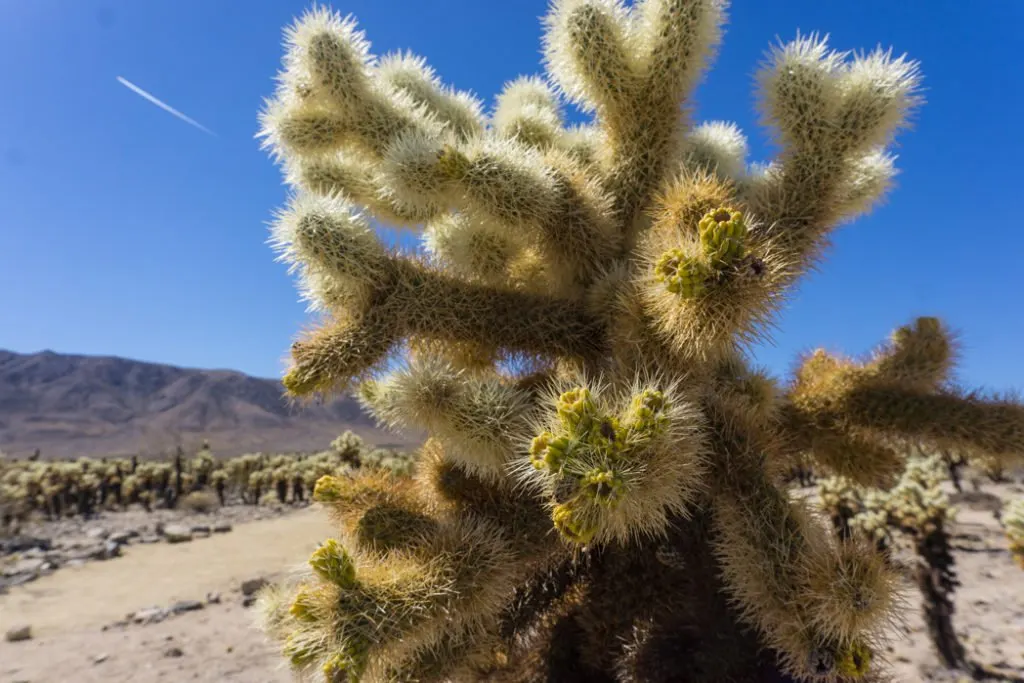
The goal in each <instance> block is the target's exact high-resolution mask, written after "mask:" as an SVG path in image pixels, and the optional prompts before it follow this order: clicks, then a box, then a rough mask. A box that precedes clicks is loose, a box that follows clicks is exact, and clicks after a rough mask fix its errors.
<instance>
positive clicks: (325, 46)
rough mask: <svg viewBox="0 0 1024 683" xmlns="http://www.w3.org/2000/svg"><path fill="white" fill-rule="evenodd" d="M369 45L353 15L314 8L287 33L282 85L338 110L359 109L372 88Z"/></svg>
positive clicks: (297, 93)
mask: <svg viewBox="0 0 1024 683" xmlns="http://www.w3.org/2000/svg"><path fill="white" fill-rule="evenodd" d="M372 65H373V58H372V57H371V55H370V43H369V41H367V40H366V36H365V35H364V34H363V32H362V31H359V30H357V29H356V22H355V19H354V18H353V17H344V18H343V17H342V16H341V15H340V14H338V13H337V12H333V11H331V10H329V9H327V8H326V7H314V8H312V9H311V10H309V11H307V12H306V13H305V14H303V15H302V16H301V17H300V18H299V19H298V20H296V21H295V23H293V24H292V25H291V26H290V27H288V28H287V29H286V30H285V70H284V72H283V74H282V75H281V77H280V79H279V80H280V81H281V85H282V87H283V88H287V89H288V90H289V91H290V92H291V93H294V94H296V95H298V96H299V97H305V96H307V95H308V96H312V97H313V98H314V99H323V100H326V103H329V104H330V105H331V106H334V107H337V108H339V109H340V110H341V111H351V110H352V109H354V108H356V107H359V106H361V104H362V102H363V101H365V99H366V97H367V95H368V92H369V90H370V87H371V86H370V79H369V73H368V72H369V69H370V67H371V66H372Z"/></svg>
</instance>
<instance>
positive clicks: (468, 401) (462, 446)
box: [360, 358, 532, 483]
mask: <svg viewBox="0 0 1024 683" xmlns="http://www.w3.org/2000/svg"><path fill="white" fill-rule="evenodd" d="M360 398H361V400H362V401H363V403H364V405H366V406H367V407H368V408H369V409H370V411H371V412H372V413H373V414H374V415H375V416H376V417H377V419H378V420H380V421H381V422H382V423H384V424H386V425H388V426H390V427H392V428H408V427H416V428H422V429H428V430H429V431H430V433H431V434H432V435H433V436H435V437H436V438H438V439H440V440H441V441H442V442H443V443H444V444H445V446H446V453H448V455H449V456H450V457H452V458H453V459H455V460H456V461H458V462H460V463H461V464H462V465H463V467H465V468H466V470H467V471H468V472H471V473H474V474H476V475H478V476H480V477H482V478H483V479H485V480H487V481H492V482H495V483H498V482H501V481H502V480H503V479H504V478H505V475H506V469H505V468H506V466H507V465H508V463H509V462H510V461H512V459H513V458H515V457H516V456H517V455H519V452H520V445H521V444H520V440H521V439H523V438H524V436H525V424H526V423H525V420H526V418H527V416H528V413H529V411H530V409H531V408H532V405H531V402H530V398H529V395H528V394H527V393H526V392H524V391H521V390H519V389H517V388H516V387H515V386H513V385H512V384H510V383H507V382H505V381H503V380H502V379H501V378H500V377H499V376H497V375H496V374H485V375H477V374H472V373H467V372H464V371H462V370H459V369H457V368H455V367H454V366H452V365H451V364H450V363H448V362H447V361H444V360H441V359H438V358H426V359H422V360H416V361H413V362H411V363H409V364H408V365H406V366H405V367H404V368H402V369H400V370H397V371H395V372H393V373H391V374H390V375H388V376H387V377H386V378H384V379H382V380H380V381H378V382H375V383H374V385H373V387H372V390H371V391H366V392H363V394H362V395H361V397H360Z"/></svg>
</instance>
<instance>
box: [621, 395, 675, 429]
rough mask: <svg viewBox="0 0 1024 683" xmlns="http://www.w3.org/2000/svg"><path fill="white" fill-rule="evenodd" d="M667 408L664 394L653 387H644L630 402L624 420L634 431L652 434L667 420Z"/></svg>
mask: <svg viewBox="0 0 1024 683" xmlns="http://www.w3.org/2000/svg"><path fill="white" fill-rule="evenodd" d="M667 409H668V400H667V399H666V398H665V394H663V393H662V392H660V391H656V390H654V389H644V390H643V391H642V392H640V393H639V394H637V395H636V396H634V397H633V400H632V401H631V402H630V405H629V411H628V412H627V414H626V420H625V422H626V424H627V426H628V427H629V428H630V429H632V430H634V431H637V432H641V433H643V434H654V433H656V432H657V431H659V430H660V429H661V428H662V427H664V426H665V424H666V423H667V422H668V416H666V415H665V411H666V410H667Z"/></svg>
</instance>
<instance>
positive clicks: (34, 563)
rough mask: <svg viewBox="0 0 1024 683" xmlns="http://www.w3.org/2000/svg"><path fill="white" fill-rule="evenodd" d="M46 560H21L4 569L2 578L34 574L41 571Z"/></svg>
mask: <svg viewBox="0 0 1024 683" xmlns="http://www.w3.org/2000/svg"><path fill="white" fill-rule="evenodd" d="M45 564H46V560H44V559H42V558H28V559H22V560H18V561H17V562H15V563H14V564H13V565H10V566H8V567H6V568H4V576H17V575H19V574H34V573H37V572H39V571H41V570H42V568H43V565H45Z"/></svg>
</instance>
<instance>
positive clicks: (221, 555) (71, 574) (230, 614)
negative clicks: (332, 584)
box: [0, 509, 332, 683]
mask: <svg viewBox="0 0 1024 683" xmlns="http://www.w3.org/2000/svg"><path fill="white" fill-rule="evenodd" d="M331 531H332V529H331V527H330V525H329V524H328V523H327V521H326V519H325V516H324V515H323V513H322V512H320V511H318V510H315V509H307V510H302V511H299V512H295V513H293V514H289V515H287V516H285V517H282V518H279V519H273V520H267V521H261V522H253V523H250V524H242V525H239V526H236V527H235V530H234V531H232V532H231V533H229V534H223V535H221V534H217V535H214V536H211V537H210V538H204V539H197V540H194V541H192V542H190V543H185V544H176V545H168V544H164V543H161V544H154V545H140V546H132V547H130V548H128V549H126V550H125V556H124V557H121V558H118V559H115V560H110V561H107V562H91V563H88V564H85V565H83V566H81V567H74V568H68V569H62V570H60V571H58V572H56V573H55V574H52V575H50V576H44V577H41V578H39V579H38V580H36V581H34V582H32V583H30V584H27V585H25V586H20V587H17V588H15V589H12V590H11V592H10V594H8V595H4V596H0V633H2V632H6V630H7V629H8V628H10V627H12V626H15V625H19V624H31V626H32V631H33V634H34V638H33V640H31V641H28V642H23V643H4V642H0V681H2V682H3V683H8V682H9V683H14V682H15V681H31V682H32V683H41V682H43V681H65V680H74V681H94V680H95V681H97V682H99V681H103V682H104V683H112V682H113V681H157V680H168V681H179V680H182V681H184V680H204V681H220V680H232V681H246V682H249V681H251V682H253V683H255V682H257V681H268V682H271V681H288V680H290V675H289V674H288V672H287V671H285V670H283V669H282V668H281V667H280V662H281V658H280V657H279V656H278V654H277V652H276V649H275V648H274V647H273V646H272V645H271V644H270V643H268V642H267V641H266V640H265V639H264V638H263V636H262V634H261V633H259V632H258V631H256V630H255V628H254V625H253V621H254V620H253V617H254V615H253V613H252V610H251V609H246V608H243V607H242V606H241V603H240V596H239V594H238V593H237V592H235V593H232V592H231V591H236V590H237V588H238V586H239V584H240V583H241V582H242V581H244V580H246V579H249V578H253V577H258V576H264V575H269V574H276V573H279V572H282V571H286V570H287V569H289V568H290V567H292V566H294V565H295V563H296V562H297V561H301V560H302V558H303V557H307V556H308V555H309V553H310V552H311V551H312V550H313V549H314V548H315V547H316V546H317V544H318V543H319V542H320V541H321V540H323V539H324V538H327V537H328V536H330V535H331ZM211 592H220V593H222V594H223V595H224V602H223V603H222V604H220V605H210V606H208V607H206V608H205V609H203V610H202V611H199V612H194V613H189V614H184V615H180V616H177V617H172V618H170V619H168V620H167V621H164V622H162V623H159V624H152V625H147V626H131V627H129V628H127V629H123V630H122V629H112V630H109V631H102V630H101V627H102V626H103V625H105V624H109V623H111V622H114V621H117V620H120V619H124V617H125V615H126V614H128V613H129V612H133V611H135V610H138V609H142V608H145V607H149V606H168V605H171V604H173V603H174V602H176V601H178V600H202V599H203V598H204V596H205V595H206V594H207V593H211ZM173 647H177V648H180V649H181V650H182V652H183V654H182V656H167V655H165V652H166V651H167V650H168V649H170V648H173ZM103 655H106V658H104V657H103ZM97 658H99V659H102V661H101V662H99V663H96V661H95V660H96V659H97Z"/></svg>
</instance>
